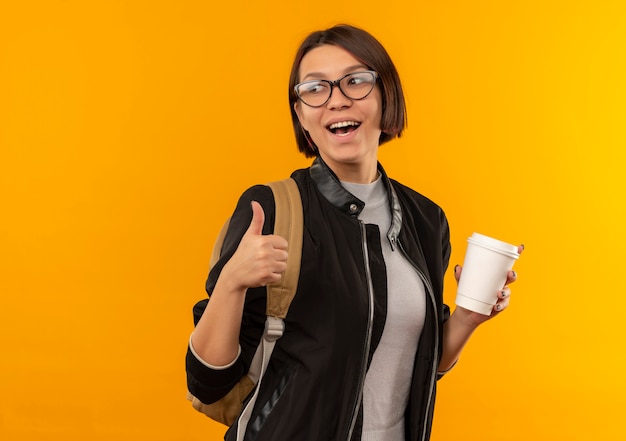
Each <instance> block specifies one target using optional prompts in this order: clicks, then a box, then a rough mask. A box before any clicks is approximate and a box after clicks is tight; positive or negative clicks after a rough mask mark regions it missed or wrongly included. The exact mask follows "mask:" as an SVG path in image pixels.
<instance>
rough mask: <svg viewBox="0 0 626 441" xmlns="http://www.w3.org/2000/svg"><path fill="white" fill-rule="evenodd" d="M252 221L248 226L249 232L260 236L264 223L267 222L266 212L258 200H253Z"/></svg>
mask: <svg viewBox="0 0 626 441" xmlns="http://www.w3.org/2000/svg"><path fill="white" fill-rule="evenodd" d="M251 207H252V221H251V222H250V226H249V227H248V233H249V234H255V235H257V236H260V235H261V234H263V224H264V223H265V212H264V211H263V207H261V204H259V203H258V202H257V201H252V204H251Z"/></svg>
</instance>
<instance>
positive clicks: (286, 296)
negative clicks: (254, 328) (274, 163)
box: [267, 178, 304, 319]
mask: <svg viewBox="0 0 626 441" xmlns="http://www.w3.org/2000/svg"><path fill="white" fill-rule="evenodd" d="M268 185H269V186H270V187H271V189H272V191H273V192H274V201H275V203H276V215H275V216H274V234H276V235H278V236H282V237H284V238H285V239H287V242H288V244H289V245H288V249H287V252H288V254H289V256H288V257H287V270H286V271H285V273H284V274H283V277H281V279H280V282H277V283H273V284H271V285H269V286H268V287H267V315H269V316H274V317H278V318H281V319H284V318H285V317H286V316H287V311H288V310H289V305H291V301H292V300H293V298H294V297H295V295H296V289H297V288H298V279H299V278H300V264H301V261H302V232H303V230H304V219H303V215H302V199H301V197H300V190H299V189H298V185H297V184H296V181H294V180H293V179H291V178H289V179H283V180H282V181H276V182H270V183H269V184H268Z"/></svg>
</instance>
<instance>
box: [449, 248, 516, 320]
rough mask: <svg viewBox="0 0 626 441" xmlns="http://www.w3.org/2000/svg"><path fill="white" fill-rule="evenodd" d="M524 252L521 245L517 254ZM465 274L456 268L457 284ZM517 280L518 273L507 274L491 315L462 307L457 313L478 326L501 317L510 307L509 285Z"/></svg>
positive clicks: (459, 268)
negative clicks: (462, 274) (498, 316)
mask: <svg viewBox="0 0 626 441" xmlns="http://www.w3.org/2000/svg"><path fill="white" fill-rule="evenodd" d="M522 251H524V245H520V246H518V247H517V252H518V253H519V254H522ZM462 272H463V267H462V266H461V265H457V266H455V267H454V278H455V279H456V283H457V284H458V283H459V279H460V278H461V273H462ZM516 280H517V273H516V272H515V271H509V273H508V274H507V278H506V282H505V283H504V286H503V287H502V289H501V290H500V291H498V300H497V301H496V304H495V305H494V306H493V310H492V311H491V315H483V314H480V313H477V312H473V311H470V310H468V309H465V308H463V307H461V306H457V308H456V310H455V312H456V311H458V312H460V313H463V315H464V317H465V320H467V321H468V322H471V323H472V324H473V325H475V326H478V325H480V324H482V323H484V322H486V321H487V320H490V319H492V318H493V317H495V316H497V315H499V314H500V313H501V312H502V311H504V310H505V309H506V308H507V307H508V306H509V301H510V297H511V289H510V288H509V285H510V284H511V283H513V282H515V281H516Z"/></svg>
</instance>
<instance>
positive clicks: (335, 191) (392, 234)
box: [309, 156, 402, 248]
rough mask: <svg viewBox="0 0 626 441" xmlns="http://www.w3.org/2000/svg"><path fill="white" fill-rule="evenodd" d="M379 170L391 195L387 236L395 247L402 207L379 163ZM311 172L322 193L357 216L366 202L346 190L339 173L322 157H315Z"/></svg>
mask: <svg viewBox="0 0 626 441" xmlns="http://www.w3.org/2000/svg"><path fill="white" fill-rule="evenodd" d="M378 171H379V172H380V174H381V177H382V180H383V183H384V185H385V188H386V189H387V195H388V197H389V208H390V210H391V227H390V228H389V231H388V232H387V238H388V239H389V241H390V243H391V246H392V248H394V246H395V243H396V242H397V238H398V234H399V232H400V227H401V226H402V209H401V208H400V202H399V201H398V196H397V195H396V192H395V190H394V189H393V186H392V185H391V181H390V180H389V178H388V177H387V173H385V170H384V169H383V166H382V165H381V164H380V163H378ZM309 174H310V175H311V178H312V179H313V182H315V185H316V186H317V189H318V190H319V191H320V193H322V195H323V196H324V197H325V198H326V199H327V200H328V201H329V202H330V203H331V204H333V205H334V206H335V207H337V208H338V209H340V210H341V211H343V212H344V213H346V214H347V215H350V216H353V217H357V216H358V215H359V214H360V213H361V211H362V210H363V207H365V203H364V202H363V201H362V200H360V199H359V198H357V197H356V196H354V195H353V194H352V193H350V192H349V191H348V190H346V189H345V188H344V187H343V186H342V185H341V182H339V179H338V178H337V175H335V173H334V172H333V171H332V170H331V169H330V167H328V165H326V163H325V162H324V161H323V160H322V158H321V157H319V156H318V157H317V158H315V161H313V164H312V165H311V167H310V168H309Z"/></svg>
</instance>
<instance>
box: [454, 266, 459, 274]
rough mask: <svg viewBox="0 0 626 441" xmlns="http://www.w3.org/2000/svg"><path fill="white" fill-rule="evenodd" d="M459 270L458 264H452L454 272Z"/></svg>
mask: <svg viewBox="0 0 626 441" xmlns="http://www.w3.org/2000/svg"><path fill="white" fill-rule="evenodd" d="M458 270H459V265H454V272H455V273H456V272H457V271H458Z"/></svg>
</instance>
